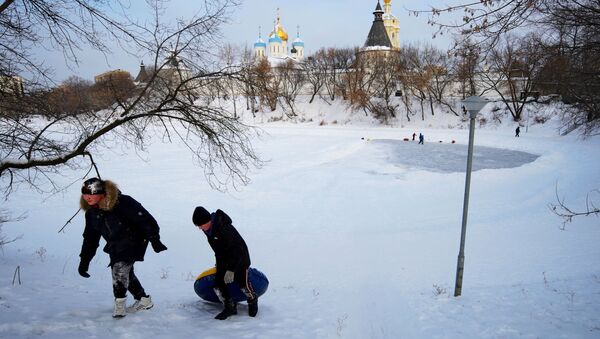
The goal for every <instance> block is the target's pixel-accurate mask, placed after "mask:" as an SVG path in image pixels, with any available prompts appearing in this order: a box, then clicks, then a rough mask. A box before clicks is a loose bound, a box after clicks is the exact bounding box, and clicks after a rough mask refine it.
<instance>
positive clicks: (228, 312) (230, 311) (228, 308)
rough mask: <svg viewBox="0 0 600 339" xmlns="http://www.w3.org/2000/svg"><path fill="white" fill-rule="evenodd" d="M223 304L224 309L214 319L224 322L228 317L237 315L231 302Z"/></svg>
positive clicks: (235, 308)
mask: <svg viewBox="0 0 600 339" xmlns="http://www.w3.org/2000/svg"><path fill="white" fill-rule="evenodd" d="M223 304H225V308H224V309H223V311H221V313H219V314H217V316H216V317H215V319H218V320H225V319H227V318H228V317H229V316H232V315H235V314H237V307H236V305H235V303H234V302H233V301H232V300H226V301H225V302H224V303H223Z"/></svg>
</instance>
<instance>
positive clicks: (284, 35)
mask: <svg viewBox="0 0 600 339" xmlns="http://www.w3.org/2000/svg"><path fill="white" fill-rule="evenodd" d="M277 35H279V37H280V38H281V40H283V41H288V34H287V33H286V32H285V31H284V30H283V27H281V26H279V27H277Z"/></svg>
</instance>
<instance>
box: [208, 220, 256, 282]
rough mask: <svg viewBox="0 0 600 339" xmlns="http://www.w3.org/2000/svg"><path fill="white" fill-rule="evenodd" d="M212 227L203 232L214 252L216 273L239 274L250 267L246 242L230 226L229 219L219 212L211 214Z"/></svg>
mask: <svg viewBox="0 0 600 339" xmlns="http://www.w3.org/2000/svg"><path fill="white" fill-rule="evenodd" d="M211 221H212V226H211V228H210V230H209V231H208V232H205V234H206V237H207V239H208V243H209V244H210V247H212V249H213V251H214V252H215V258H216V261H217V271H218V272H225V271H233V272H239V271H242V270H245V269H247V268H248V267H250V254H249V253H248V247H247V246H246V242H244V239H242V236H241V235H240V234H239V233H238V231H237V230H236V229H235V227H233V225H232V224H231V218H230V217H229V216H228V215H227V214H225V212H223V211H221V210H217V211H216V212H215V213H212V214H211Z"/></svg>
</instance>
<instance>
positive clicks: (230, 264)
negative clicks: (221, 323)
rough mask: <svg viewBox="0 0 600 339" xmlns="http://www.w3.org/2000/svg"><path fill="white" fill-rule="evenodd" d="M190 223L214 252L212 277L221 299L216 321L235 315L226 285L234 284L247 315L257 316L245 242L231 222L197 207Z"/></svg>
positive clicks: (224, 217) (227, 217)
mask: <svg viewBox="0 0 600 339" xmlns="http://www.w3.org/2000/svg"><path fill="white" fill-rule="evenodd" d="M192 222H193V223H194V225H196V226H197V227H199V228H200V229H201V230H202V231H203V232H204V234H205V235H206V238H207V239H208V243H209V244H210V247H211V248H212V249H213V251H214V252H215V258H216V262H217V263H216V267H217V273H216V275H215V292H216V294H217V296H219V298H220V299H221V301H222V302H223V305H224V309H223V311H222V312H221V313H219V314H217V316H216V317H215V319H219V320H225V319H227V318H228V317H229V316H231V315H234V314H237V307H236V303H235V302H234V301H233V299H232V298H231V295H230V293H229V289H228V287H227V285H228V284H231V283H232V282H234V281H235V282H236V283H237V284H238V286H239V287H240V288H241V289H242V292H244V294H245V295H246V298H247V300H248V315H249V316H251V317H255V316H256V314H257V313H258V296H257V295H256V293H255V292H254V290H253V289H252V285H251V284H250V282H249V281H248V268H249V267H250V254H249V252H248V247H247V246H246V242H244V239H243V238H242V236H240V234H239V233H238V231H237V230H236V229H235V227H233V225H232V224H231V223H232V221H231V218H230V217H229V216H228V215H227V214H225V212H223V211H221V210H217V211H216V212H214V213H212V214H211V213H209V212H208V211H207V210H206V209H205V208H204V207H201V206H199V207H196V209H195V210H194V214H193V216H192Z"/></svg>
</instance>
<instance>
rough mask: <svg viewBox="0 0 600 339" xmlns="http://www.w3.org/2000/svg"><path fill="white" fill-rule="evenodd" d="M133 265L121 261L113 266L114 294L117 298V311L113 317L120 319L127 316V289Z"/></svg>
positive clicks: (115, 310)
mask: <svg viewBox="0 0 600 339" xmlns="http://www.w3.org/2000/svg"><path fill="white" fill-rule="evenodd" d="M132 267H133V263H131V262H125V261H119V262H116V263H114V264H113V266H112V268H111V269H112V280H113V294H114V296H115V309H114V311H113V317H115V318H120V317H124V316H125V315H126V311H125V301H126V300H127V287H128V286H129V272H130V271H131V268H132Z"/></svg>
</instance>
